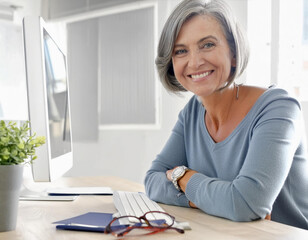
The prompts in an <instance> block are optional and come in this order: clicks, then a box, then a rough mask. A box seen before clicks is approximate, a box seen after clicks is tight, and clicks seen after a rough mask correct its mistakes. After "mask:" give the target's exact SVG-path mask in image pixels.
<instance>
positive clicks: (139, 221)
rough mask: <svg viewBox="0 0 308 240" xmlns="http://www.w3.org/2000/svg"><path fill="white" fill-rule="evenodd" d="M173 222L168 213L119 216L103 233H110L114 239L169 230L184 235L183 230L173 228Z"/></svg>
mask: <svg viewBox="0 0 308 240" xmlns="http://www.w3.org/2000/svg"><path fill="white" fill-rule="evenodd" d="M174 222H175V218H174V217H173V216H171V215H169V214H168V213H165V212H159V211H151V212H147V213H145V214H144V215H143V216H141V217H136V216H121V217H116V218H113V219H112V220H111V222H110V223H109V224H108V225H107V227H106V228H105V233H111V234H112V235H114V236H116V237H123V236H125V235H128V236H131V235H134V236H136V235H150V234H155V233H159V232H163V231H166V230H169V229H173V230H175V231H177V232H178V233H184V230H183V229H180V228H176V227H173V224H174ZM132 230H134V231H132Z"/></svg>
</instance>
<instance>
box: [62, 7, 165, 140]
mask: <svg viewBox="0 0 308 240" xmlns="http://www.w3.org/2000/svg"><path fill="white" fill-rule="evenodd" d="M87 14H88V17H87ZM87 14H85V15H83V16H82V19H81V20H80V19H78V17H74V19H73V20H72V21H67V42H68V44H67V46H68V49H67V52H68V66H69V77H70V89H71V99H72V100H71V102H72V118H73V119H75V120H74V121H75V123H74V122H72V125H73V127H74V125H75V129H78V131H75V134H74V135H75V136H74V138H75V140H78V139H93V138H94V139H95V138H97V137H98V129H123V128H126V129H145V128H146V129H152V128H157V127H158V126H159V114H158V113H159V86H160V85H159V84H158V83H157V80H156V79H157V77H156V73H155V65H154V60H155V45H156V23H155V21H156V3H155V2H144V3H140V2H139V3H131V4H129V5H125V6H124V7H121V6H117V7H115V8H112V9H102V10H101V11H98V12H96V13H95V15H93V14H90V13H87Z"/></svg>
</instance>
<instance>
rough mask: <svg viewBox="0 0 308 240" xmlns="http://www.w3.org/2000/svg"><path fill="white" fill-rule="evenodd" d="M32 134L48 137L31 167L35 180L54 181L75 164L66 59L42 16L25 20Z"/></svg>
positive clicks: (24, 30)
mask: <svg viewBox="0 0 308 240" xmlns="http://www.w3.org/2000/svg"><path fill="white" fill-rule="evenodd" d="M23 33H24V50H25V62H26V65H25V66H26V76H27V93H28V95H27V96H28V112H29V121H30V127H31V132H32V134H33V133H36V135H37V136H45V137H46V144H44V145H43V146H41V147H40V148H38V149H37V150H36V155H37V157H38V158H37V159H36V160H35V161H34V162H33V164H32V175H33V179H34V181H51V180H53V179H56V178H58V177H60V176H62V175H63V174H64V173H65V172H67V171H68V170H69V169H70V168H71V167H72V165H73V148H72V135H71V119H70V116H71V115H70V104H69V103H70V101H69V85H68V77H67V76H68V73H67V65H66V56H65V54H64V53H63V52H62V51H61V49H60V47H59V45H58V44H57V43H56V42H55V41H54V39H53V38H52V36H51V34H50V32H48V30H47V27H46V23H45V22H44V21H43V19H42V18H41V17H38V16H28V17H25V18H24V20H23Z"/></svg>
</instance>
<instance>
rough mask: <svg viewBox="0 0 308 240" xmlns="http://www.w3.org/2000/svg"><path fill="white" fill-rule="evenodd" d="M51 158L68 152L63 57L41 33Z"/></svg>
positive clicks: (66, 98) (69, 139)
mask: <svg viewBox="0 0 308 240" xmlns="http://www.w3.org/2000/svg"><path fill="white" fill-rule="evenodd" d="M43 36H44V52H45V54H44V55H45V71H46V92H47V104H48V120H49V137H50V150H51V158H56V157H59V156H61V155H63V154H65V153H68V152H70V151H71V150H72V149H71V134H70V131H71V130H70V123H69V121H68V119H69V118H70V115H69V112H68V89H67V73H66V64H65V56H64V54H63V53H62V52H61V50H60V49H59V48H58V46H57V45H56V43H55V42H54V41H53V39H52V38H51V37H50V35H49V34H48V32H47V31H46V30H44V31H43Z"/></svg>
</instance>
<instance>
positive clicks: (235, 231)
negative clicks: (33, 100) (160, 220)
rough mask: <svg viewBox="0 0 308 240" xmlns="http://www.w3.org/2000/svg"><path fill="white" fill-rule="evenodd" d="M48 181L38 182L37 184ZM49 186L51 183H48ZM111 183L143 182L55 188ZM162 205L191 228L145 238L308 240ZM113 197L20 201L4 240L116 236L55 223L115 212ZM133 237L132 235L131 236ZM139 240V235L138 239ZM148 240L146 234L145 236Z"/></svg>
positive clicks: (290, 231) (307, 235)
mask: <svg viewBox="0 0 308 240" xmlns="http://www.w3.org/2000/svg"><path fill="white" fill-rule="evenodd" d="M44 184H45V185H46V183H35V186H36V187H37V186H38V185H40V187H42V186H44ZM48 184H49V185H48V187H50V183H48ZM67 186H70V187H77V186H78V187H82V186H110V187H112V188H113V189H114V190H124V191H143V190H144V188H143V186H142V185H141V184H137V183H134V182H131V181H127V180H124V179H121V178H117V177H81V178H62V179H60V180H58V181H55V182H53V183H52V187H67ZM161 206H162V207H163V208H164V209H165V210H166V211H167V212H169V213H170V214H171V215H173V216H175V217H176V219H177V220H179V221H188V222H189V223H190V226H191V227H192V230H190V231H185V234H178V233H175V232H173V231H170V232H166V233H159V234H155V235H151V236H147V237H146V239H177V240H180V239H189V240H193V239H215V240H219V239H223V240H226V239H228V240H229V239H231V240H232V239H237V240H238V239H245V240H247V239H269V240H275V239H277V240H278V239H279V240H284V239H290V240H294V239H297V240H298V239H305V240H307V239H308V231H306V230H302V229H299V228H294V227H291V226H287V225H284V224H279V223H276V222H273V221H268V220H259V221H255V222H248V223H238V222H232V221H229V220H226V219H222V218H218V217H213V216H209V215H207V214H205V213H203V212H201V211H200V210H198V209H190V208H182V207H175V206H168V205H163V204H161ZM115 211H116V210H115V207H114V205H113V201H112V196H80V197H79V198H78V199H77V200H75V201H73V202H38V201H21V202H20V203H19V212H18V220H17V227H16V230H15V231H11V232H2V233H0V239H1V240H4V239H5V240H13V239H14V240H19V239H23V240H28V239H29V240H42V239H44V240H48V239H61V240H66V239H76V240H78V239H82V240H84V239H87V240H92V239H100V240H102V239H115V238H114V237H113V236H111V235H104V234H101V233H88V232H77V231H66V230H56V227H55V225H54V224H52V222H55V221H59V220H62V219H66V218H70V217H74V216H77V215H81V214H84V213H87V212H110V213H113V212H115ZM129 239H132V238H129ZM138 239H140V237H139V238H138ZM143 239H145V237H144V238H143Z"/></svg>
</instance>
